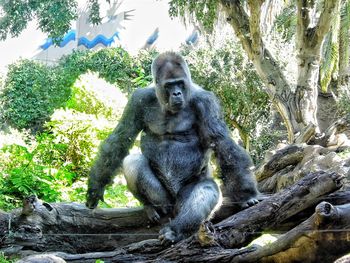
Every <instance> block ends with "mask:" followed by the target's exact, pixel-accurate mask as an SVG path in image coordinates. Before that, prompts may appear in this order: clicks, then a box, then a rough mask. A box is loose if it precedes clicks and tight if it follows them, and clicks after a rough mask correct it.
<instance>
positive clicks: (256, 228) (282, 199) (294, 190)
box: [215, 172, 342, 248]
mask: <svg viewBox="0 0 350 263" xmlns="http://www.w3.org/2000/svg"><path fill="white" fill-rule="evenodd" d="M341 180H342V176H340V175H339V174H336V173H326V172H316V173H310V174H308V175H307V176H305V177H304V178H303V179H301V180H300V181H298V182H297V183H295V184H294V185H292V186H291V187H289V188H287V189H285V190H284V191H282V192H280V193H277V194H275V195H273V196H271V197H270V198H268V199H266V200H264V201H262V202H260V203H258V204H257V205H255V206H254V207H250V208H248V209H246V210H243V211H241V212H239V213H237V214H235V215H233V216H231V217H229V218H228V219H226V220H224V221H222V222H220V223H218V224H217V225H215V228H216V229H217V230H216V235H217V242H218V243H219V244H220V245H221V246H223V247H230V248H232V247H240V246H243V245H246V244H248V243H249V242H250V241H251V240H252V239H253V238H254V237H256V236H257V235H259V233H260V232H261V231H264V230H271V229H274V228H276V227H278V225H279V224H281V223H283V222H285V221H286V220H287V219H288V218H290V217H292V216H294V215H296V214H298V213H299V212H301V211H303V210H305V209H307V208H309V207H311V206H313V205H315V204H317V202H318V200H319V198H320V197H321V196H324V195H326V194H329V193H331V192H333V191H335V190H337V189H339V188H340V187H341V186H342V183H341Z"/></svg>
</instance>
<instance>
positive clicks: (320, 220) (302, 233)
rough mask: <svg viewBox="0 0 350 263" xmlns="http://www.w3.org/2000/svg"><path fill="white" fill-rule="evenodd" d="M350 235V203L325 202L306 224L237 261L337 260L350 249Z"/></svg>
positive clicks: (317, 208)
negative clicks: (334, 204) (335, 204)
mask: <svg viewBox="0 0 350 263" xmlns="http://www.w3.org/2000/svg"><path fill="white" fill-rule="evenodd" d="M349 234H350V204H345V205H340V206H333V205H331V204H330V203H328V202H322V203H321V204H319V205H318V206H317V207H316V211H315V213H314V214H313V215H312V216H311V217H310V218H309V219H307V220H306V221H304V222H303V223H302V224H300V225H298V226H297V227H295V228H294V229H292V230H290V231H289V232H287V233H286V234H285V235H283V236H282V237H280V238H279V239H278V240H276V241H275V242H273V243H272V244H271V245H269V246H266V247H261V248H259V249H257V250H256V251H254V252H252V253H250V254H247V255H245V256H243V257H241V258H237V261H235V262H257V261H258V262H262V263H264V262H286V263H288V262H324V263H327V262H334V260H336V259H337V258H339V257H340V256H342V255H344V254H346V253H348V252H349V251H350V242H349Z"/></svg>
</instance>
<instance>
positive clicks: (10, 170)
mask: <svg viewBox="0 0 350 263" xmlns="http://www.w3.org/2000/svg"><path fill="white" fill-rule="evenodd" d="M1 155H2V156H6V155H7V156H8V157H9V159H8V160H7V163H6V165H4V164H3V165H2V169H0V175H1V177H3V178H4V179H3V181H2V186H3V187H2V188H1V190H0V191H1V194H3V195H6V196H12V197H13V198H14V202H15V203H19V202H20V201H21V200H23V198H24V197H26V196H29V195H32V194H35V195H37V196H38V197H39V198H42V199H44V200H46V201H48V202H50V201H57V200H58V197H59V183H58V181H57V179H59V178H58V177H57V174H56V173H55V172H54V171H53V170H51V169H50V167H47V166H45V165H43V164H38V163H36V160H35V154H34V153H33V152H30V151H29V150H28V149H27V148H26V147H24V146H20V145H16V144H13V145H9V146H5V147H4V148H2V149H1Z"/></svg>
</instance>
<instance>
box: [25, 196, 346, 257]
mask: <svg viewBox="0 0 350 263" xmlns="http://www.w3.org/2000/svg"><path fill="white" fill-rule="evenodd" d="M349 234H350V204H345V205H340V206H333V205H331V204H330V203H328V202H322V203H321V204H319V205H318V206H317V207H316V211H315V213H314V214H313V215H312V216H311V217H310V218H309V219H307V220H306V221H304V222H303V223H302V224H300V225H298V226H297V227H295V228H294V229H292V230H290V231H289V232H287V233H286V234H284V235H283V236H281V237H280V238H278V239H277V240H276V241H275V242H273V243H271V244H269V245H265V246H262V247H246V248H243V249H224V248H222V247H220V246H211V247H203V246H201V245H200V243H199V242H198V239H196V238H195V237H191V238H188V239H186V240H183V241H181V242H179V243H177V244H176V245H174V246H172V247H170V248H167V249H163V250H161V251H160V252H159V250H158V252H157V250H156V248H158V249H162V248H161V247H160V244H159V241H158V240H149V241H144V242H140V243H137V244H133V245H132V246H126V247H124V248H122V249H117V250H115V251H111V252H98V253H86V254H75V255H72V254H68V253H62V252H56V253H52V254H47V255H46V257H47V258H52V257H58V258H61V259H64V260H65V261H66V262H85V263H87V262H89V263H90V262H91V263H92V262H95V260H96V259H102V260H103V261H104V262H169V263H170V262H241V263H249V262H262V263H268V262H284V263H292V262H305V263H316V262H323V263H328V262H329V263H331V262H334V260H335V259H337V258H339V257H341V256H342V255H344V254H346V253H347V252H348V251H350V242H349ZM146 244H147V245H146ZM145 245H146V246H145ZM41 257H44V258H45V255H41ZM35 258H37V256H30V257H27V258H25V259H23V260H22V261H21V263H31V262H36V263H38V261H31V260H32V259H35Z"/></svg>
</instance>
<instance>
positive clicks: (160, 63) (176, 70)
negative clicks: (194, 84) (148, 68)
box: [153, 53, 191, 113]
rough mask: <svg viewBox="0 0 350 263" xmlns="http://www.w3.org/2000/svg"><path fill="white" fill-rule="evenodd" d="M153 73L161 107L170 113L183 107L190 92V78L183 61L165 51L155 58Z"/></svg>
mask: <svg viewBox="0 0 350 263" xmlns="http://www.w3.org/2000/svg"><path fill="white" fill-rule="evenodd" d="M153 74H154V79H155V84H156V94H157V98H158V101H159V103H160V104H161V106H162V108H163V109H165V110H166V111H169V112H172V113H177V112H179V111H180V110H182V109H183V108H185V107H186V105H187V103H188V101H189V98H190V94H191V79H190V75H189V70H188V67H187V64H186V63H185V61H183V59H182V58H181V57H179V56H178V55H175V54H172V53H166V55H165V56H164V57H162V56H160V57H158V58H157V59H156V60H155V62H154V65H153Z"/></svg>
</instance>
